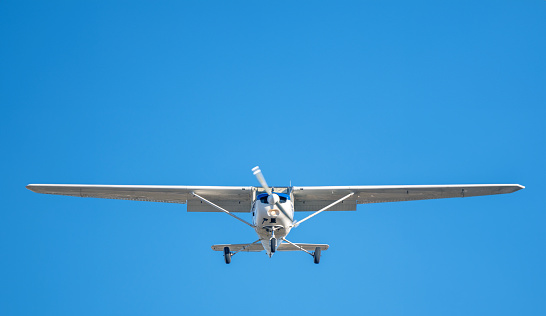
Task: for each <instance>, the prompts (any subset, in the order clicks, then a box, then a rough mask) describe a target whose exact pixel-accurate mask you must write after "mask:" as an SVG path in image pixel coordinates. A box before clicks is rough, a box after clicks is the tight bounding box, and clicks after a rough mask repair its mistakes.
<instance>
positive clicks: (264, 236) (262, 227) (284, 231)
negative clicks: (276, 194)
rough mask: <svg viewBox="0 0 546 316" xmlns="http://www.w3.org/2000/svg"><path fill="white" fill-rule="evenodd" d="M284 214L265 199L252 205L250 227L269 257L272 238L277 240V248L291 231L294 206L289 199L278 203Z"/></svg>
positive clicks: (257, 200)
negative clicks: (251, 226)
mask: <svg viewBox="0 0 546 316" xmlns="http://www.w3.org/2000/svg"><path fill="white" fill-rule="evenodd" d="M279 204H280V205H281V206H282V208H283V209H284V211H285V212H286V214H287V215H288V216H289V217H290V218H288V217H287V216H286V215H284V214H283V213H282V211H281V210H280V209H279V208H278V207H277V206H276V205H275V204H270V203H268V202H267V198H263V197H262V198H261V199H260V198H258V199H256V200H255V201H254V203H253V204H252V209H251V214H252V225H254V229H255V230H256V233H257V234H258V236H259V237H260V240H261V242H262V245H263V246H264V249H265V251H266V252H267V254H268V255H269V256H270V257H271V255H272V252H271V244H270V240H271V238H272V237H273V234H274V237H275V238H276V239H277V247H278V246H279V245H280V244H281V243H282V238H284V237H286V235H288V233H289V232H290V229H292V225H293V224H292V220H293V218H294V204H293V203H292V200H291V199H283V200H281V201H280V202H279Z"/></svg>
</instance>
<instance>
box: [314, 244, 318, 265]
mask: <svg viewBox="0 0 546 316" xmlns="http://www.w3.org/2000/svg"><path fill="white" fill-rule="evenodd" d="M313 259H314V261H315V263H316V264H319V262H320V247H317V248H315V253H314V254H313Z"/></svg>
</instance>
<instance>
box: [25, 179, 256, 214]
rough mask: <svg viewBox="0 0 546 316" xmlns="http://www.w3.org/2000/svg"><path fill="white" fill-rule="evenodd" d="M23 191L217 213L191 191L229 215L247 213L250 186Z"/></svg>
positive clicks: (53, 186) (39, 187) (85, 187)
mask: <svg viewBox="0 0 546 316" xmlns="http://www.w3.org/2000/svg"><path fill="white" fill-rule="evenodd" d="M27 189H29V190H31V191H33V192H36V193H43V194H55V195H68V196H77V197H92V198H102V199H117V200H133V201H149V202H165V203H180V204H186V203H187V204H188V212H218V210H217V209H215V208H213V207H211V206H209V205H208V204H205V203H202V202H201V200H199V199H197V198H195V197H193V195H192V192H194V193H195V194H198V195H200V196H202V197H204V198H206V199H207V200H209V201H211V202H213V203H214V204H217V205H219V206H221V207H224V208H226V209H227V210H229V211H230V212H249V211H250V207H251V202H252V201H251V199H252V187H234V186H178V185H85V184H29V185H27Z"/></svg>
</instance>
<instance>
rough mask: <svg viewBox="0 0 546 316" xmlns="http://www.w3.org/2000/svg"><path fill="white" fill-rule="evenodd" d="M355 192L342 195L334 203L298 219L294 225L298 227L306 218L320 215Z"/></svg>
mask: <svg viewBox="0 0 546 316" xmlns="http://www.w3.org/2000/svg"><path fill="white" fill-rule="evenodd" d="M353 194H355V193H354V192H351V193H349V194H347V195H345V196H344V197H342V198H341V199H339V200H337V201H335V202H334V203H332V204H330V205H328V206H326V207H323V208H321V209H320V210H318V211H316V212H315V213H313V214H311V215H309V216H307V217H306V218H304V219H302V220H301V221H296V222H294V227H298V225H299V224H301V223H303V222H305V221H306V220H308V219H310V218H311V217H313V216H315V215H318V214H319V213H322V212H324V211H326V210H327V209H329V208H330V207H332V206H334V205H336V204H338V203H341V202H342V201H343V200H345V199H348V198H349V197H350V196H352V195H353Z"/></svg>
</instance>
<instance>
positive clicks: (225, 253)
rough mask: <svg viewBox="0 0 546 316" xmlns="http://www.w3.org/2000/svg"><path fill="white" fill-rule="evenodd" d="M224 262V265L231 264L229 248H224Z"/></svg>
mask: <svg viewBox="0 0 546 316" xmlns="http://www.w3.org/2000/svg"><path fill="white" fill-rule="evenodd" d="M224 260H226V264H230V263H231V251H229V247H224Z"/></svg>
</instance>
